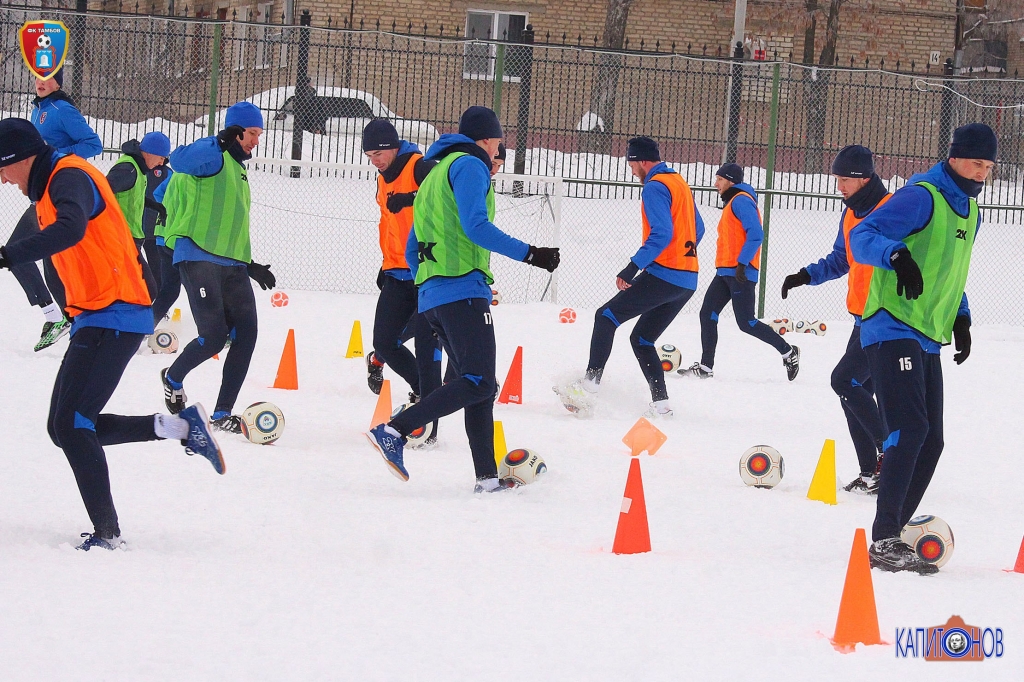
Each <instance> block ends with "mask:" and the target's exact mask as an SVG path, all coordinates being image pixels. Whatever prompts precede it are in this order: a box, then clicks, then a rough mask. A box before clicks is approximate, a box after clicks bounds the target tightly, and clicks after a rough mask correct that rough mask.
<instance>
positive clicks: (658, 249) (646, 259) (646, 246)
mask: <svg viewBox="0 0 1024 682" xmlns="http://www.w3.org/2000/svg"><path fill="white" fill-rule="evenodd" d="M663 173H675V171H674V170H672V169H671V168H669V167H668V166H667V165H666V164H664V163H659V164H658V165H656V166H654V167H653V168H651V170H650V172H648V173H647V177H646V178H644V187H643V189H642V190H641V193H640V201H641V202H643V206H644V213H645V214H646V215H647V222H648V224H649V225H650V226H651V233H650V234H649V235H647V239H646V240H644V243H643V244H642V245H641V246H640V249H639V250H638V251H637V252H636V253H635V254H634V255H633V257H632V258H630V260H631V261H632V262H633V264H634V265H636V266H637V267H638V268H640V269H641V270H646V271H647V272H649V273H651V274H652V275H654V276H655V277H657V278H658V279H662V280H665V281H666V282H668V283H669V284H675V285H676V286H678V287H683V288H684V289H696V288H697V273H696V272H685V271H682V270H673V269H672V268H666V267H664V266H663V265H659V264H658V263H655V262H654V260H655V259H656V258H657V257H658V256H660V255H661V253H662V252H663V251H664V250H665V248H666V247H668V245H669V244H670V243H671V242H672V236H673V235H674V233H675V226H674V225H673V223H672V193H671V192H670V191H669V189H668V187H666V186H665V184H664V183H663V182H660V181H658V178H657V176H658V175H661V174H663ZM693 214H694V220H695V221H696V224H697V244H700V240H701V239H703V238H704V220H703V219H702V218H701V217H700V211H698V210H697V206H696V203H695V204H694V207H693Z"/></svg>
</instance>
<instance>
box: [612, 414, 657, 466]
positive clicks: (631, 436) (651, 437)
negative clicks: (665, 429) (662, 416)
mask: <svg viewBox="0 0 1024 682" xmlns="http://www.w3.org/2000/svg"><path fill="white" fill-rule="evenodd" d="M667 440H668V436H666V435H665V434H664V433H662V432H661V431H660V430H659V429H658V427H657V426H655V425H654V424H652V423H651V422H649V421H647V420H646V419H644V418H643V417H640V418H639V419H637V420H636V424H633V428H631V429H630V430H629V432H628V433H626V435H625V436H623V437H622V442H623V443H625V444H626V446H627V447H628V448H629V454H630V456H631V457H636V456H637V455H639V454H640V453H641V452H643V451H644V450H646V451H647V454H648V455H653V454H654V453H655V452H657V451H658V450H659V448H661V446H662V445H664V444H665V441H667Z"/></svg>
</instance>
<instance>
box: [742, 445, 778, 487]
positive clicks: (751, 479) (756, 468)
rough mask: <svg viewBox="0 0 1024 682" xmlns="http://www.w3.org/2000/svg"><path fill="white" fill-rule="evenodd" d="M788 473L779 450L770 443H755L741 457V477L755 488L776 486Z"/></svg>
mask: <svg viewBox="0 0 1024 682" xmlns="http://www.w3.org/2000/svg"><path fill="white" fill-rule="evenodd" d="M785 475H786V464H785V462H784V461H783V460H782V455H781V454H779V451H778V450H776V449H775V448H773V447H771V446H769V445H755V446H754V447H752V448H750V449H748V450H747V451H746V452H744V453H743V456H742V457H740V478H741V479H743V482H744V483H746V484H747V485H749V486H753V487H755V488H774V487H775V486H777V485H778V484H779V483H781V482H782V477H783V476H785Z"/></svg>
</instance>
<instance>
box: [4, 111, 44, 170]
mask: <svg viewBox="0 0 1024 682" xmlns="http://www.w3.org/2000/svg"><path fill="white" fill-rule="evenodd" d="M44 151H46V142H44V141H43V137H42V135H40V134H39V131H38V130H36V127H35V126H34V125H32V122H31V121H27V120H25V119H23V118H5V119H4V120H2V121H0V168H3V167H5V166H10V165H11V164H12V163H18V162H19V161H24V160H25V159H27V158H29V157H31V156H37V155H39V154H42V153H43V152H44Z"/></svg>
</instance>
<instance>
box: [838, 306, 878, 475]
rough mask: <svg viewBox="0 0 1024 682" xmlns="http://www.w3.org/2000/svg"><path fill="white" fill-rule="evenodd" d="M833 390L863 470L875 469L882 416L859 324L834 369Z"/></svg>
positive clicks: (865, 473)
mask: <svg viewBox="0 0 1024 682" xmlns="http://www.w3.org/2000/svg"><path fill="white" fill-rule="evenodd" d="M832 390H833V391H835V392H836V395H837V396H839V402H840V404H842V406H843V413H844V414H845V415H846V424H847V426H849V428H850V438H852V439H853V447H854V449H855V450H856V451H857V461H858V462H859V463H860V473H861V474H863V475H865V476H870V475H871V474H873V473H875V465H876V464H877V458H878V450H879V449H880V448H881V446H882V440H884V439H885V435H884V429H883V427H882V416H881V414H880V413H879V411H878V405H877V404H875V394H874V382H873V381H872V380H871V369H870V368H869V367H868V356H867V353H865V352H864V349H863V348H861V345H860V327H859V326H857V325H854V327H853V333H851V334H850V340H849V342H848V343H847V344H846V354H845V355H843V357H842V358H841V359H840V360H839V364H837V365H836V368H835V369H834V370H832Z"/></svg>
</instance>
